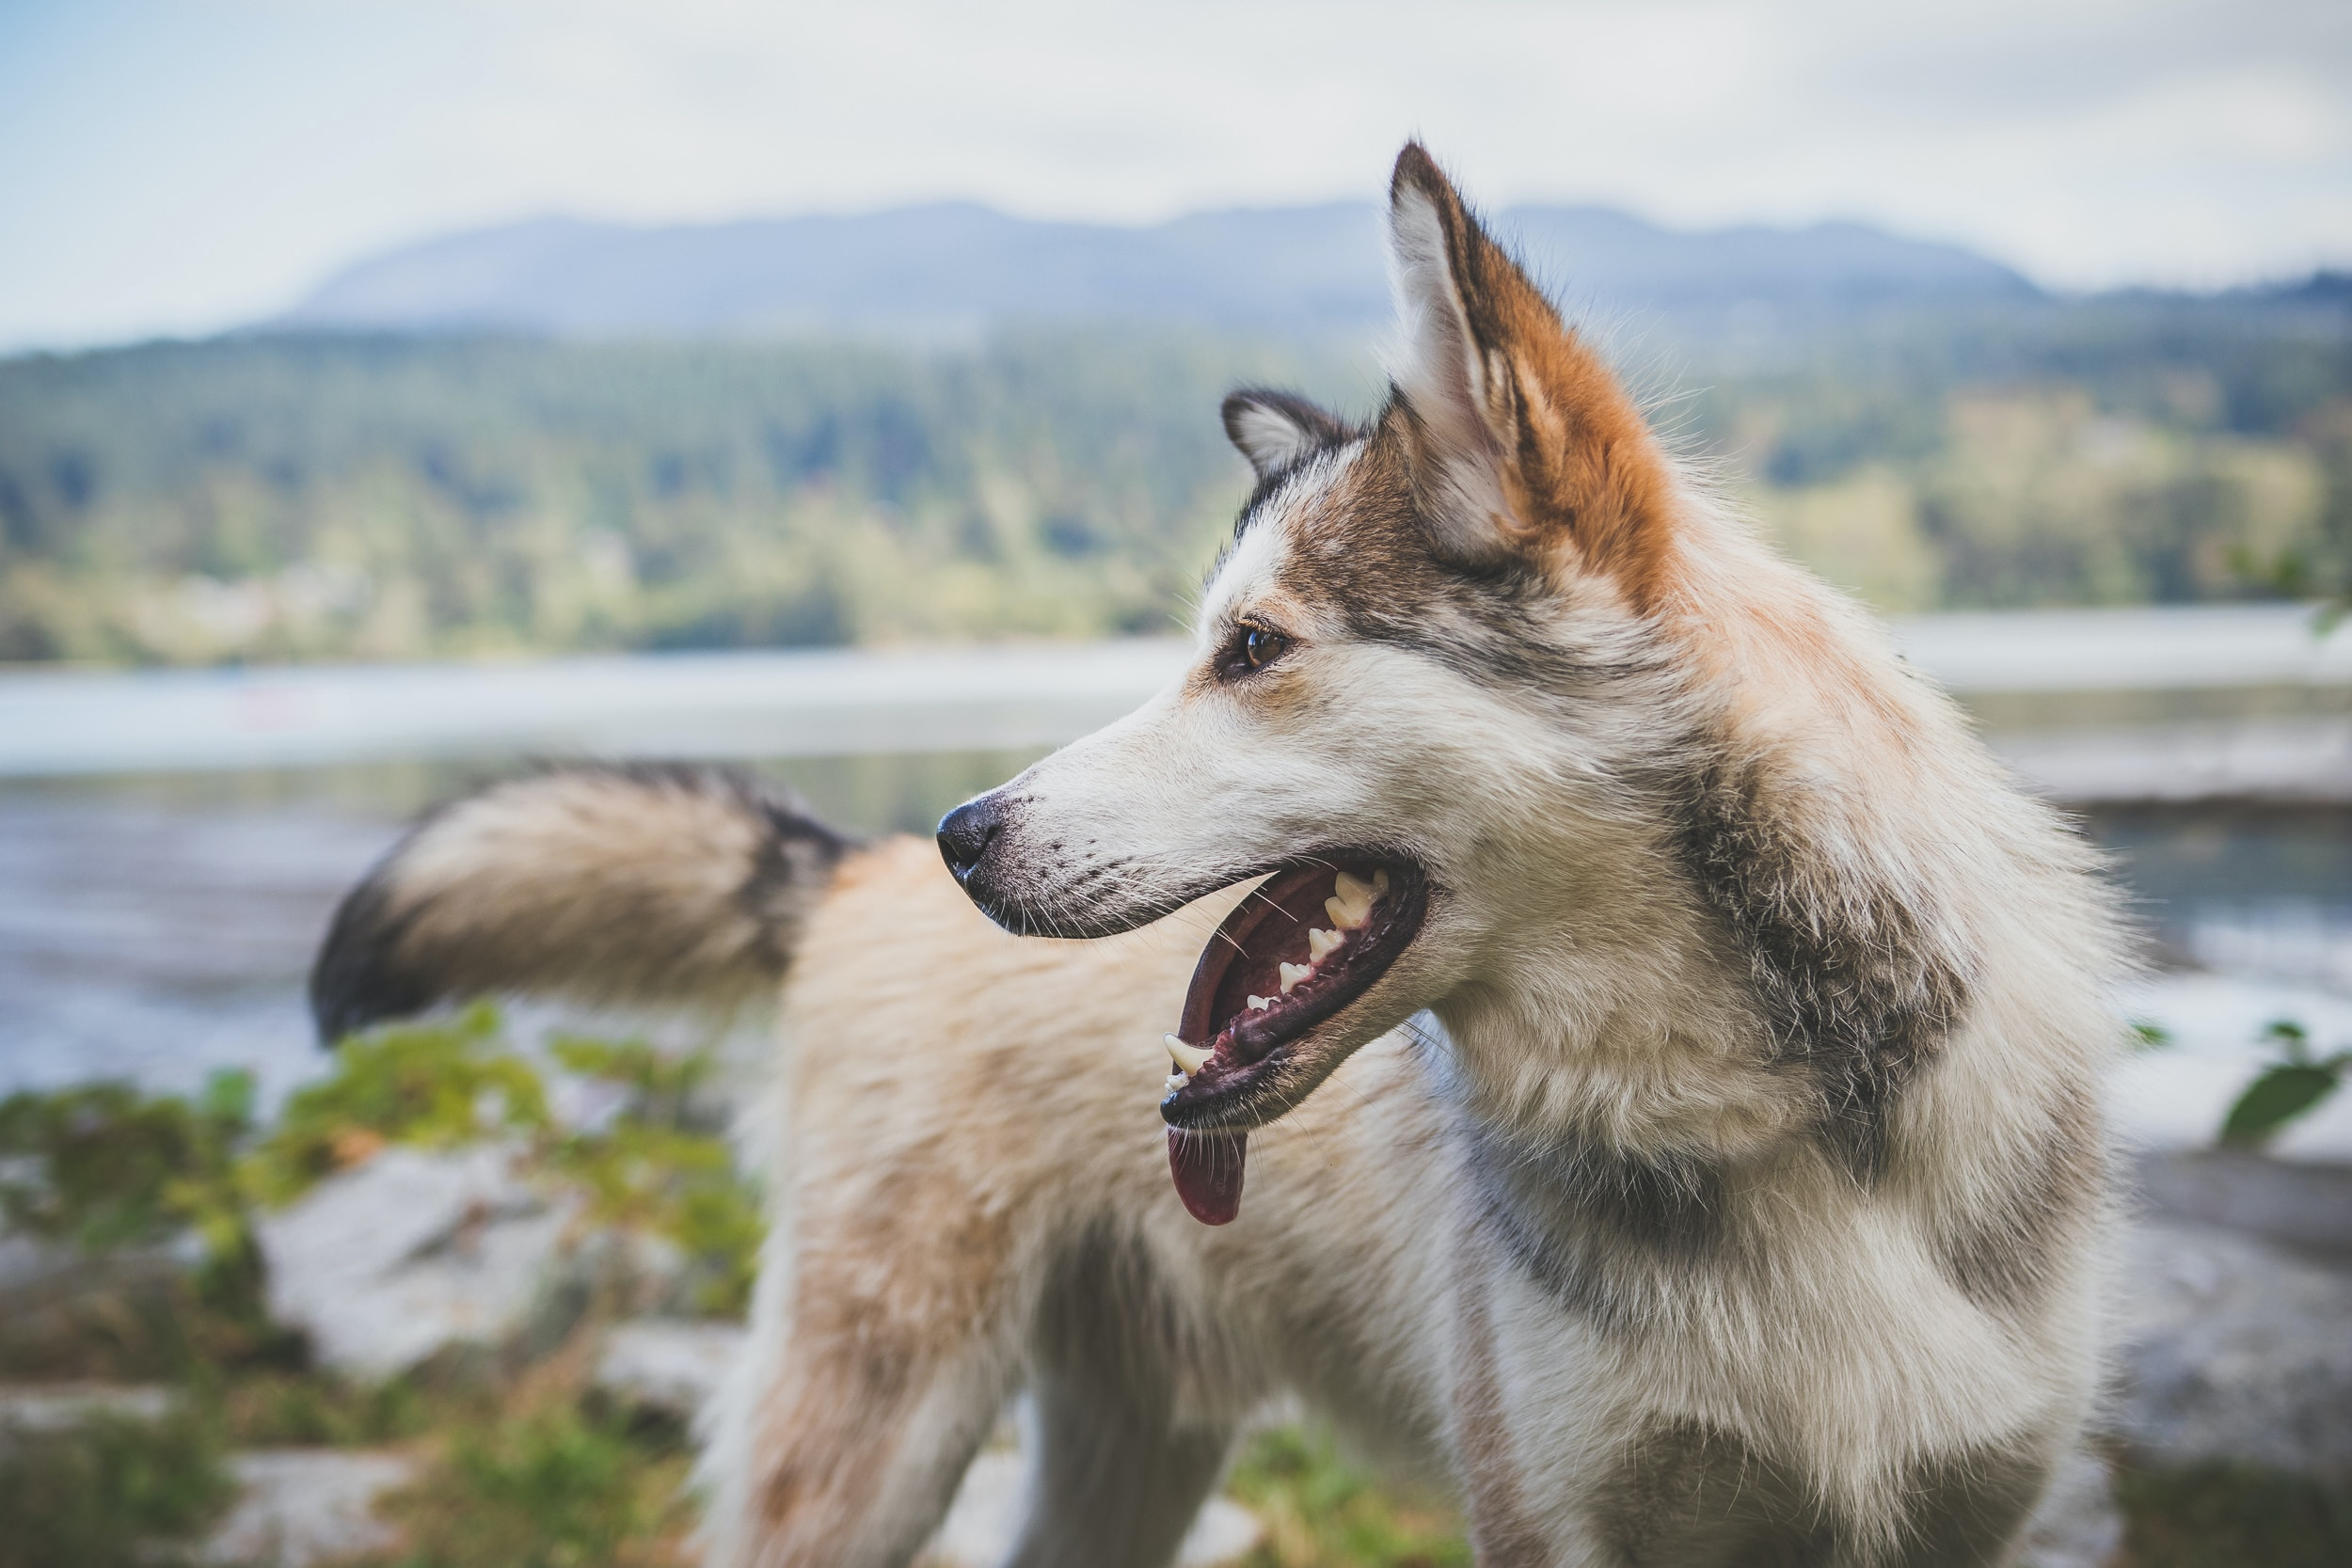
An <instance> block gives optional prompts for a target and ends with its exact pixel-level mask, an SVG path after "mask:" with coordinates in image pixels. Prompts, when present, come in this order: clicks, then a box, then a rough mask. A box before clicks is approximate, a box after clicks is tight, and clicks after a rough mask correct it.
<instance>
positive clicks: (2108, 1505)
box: [2017, 1449, 2123, 1568]
mask: <svg viewBox="0 0 2352 1568" xmlns="http://www.w3.org/2000/svg"><path fill="white" fill-rule="evenodd" d="M2122 1545H2123V1514H2122V1510H2120V1509H2118V1508H2117V1507H2116V1506H2115V1490H2114V1486H2113V1482H2112V1480H2111V1478H2110V1477H2109V1476H2108V1474H2107V1466H2106V1461H2105V1460H2103V1459H2101V1458H2100V1457H2099V1456H2098V1455H2097V1454H2094V1453H2092V1452H2090V1450H2088V1449H2075V1450H2074V1453H2072V1454H2070V1455H2069V1456H2068V1457H2067V1459H2066V1462H2065V1463H2064V1464H2062V1465H2059V1466H2058V1474H2057V1475H2055V1476H2053V1477H2052V1478H2051V1479H2050V1490H2049V1491H2048V1492H2046V1493H2045V1494H2043V1496H2042V1506H2041V1507H2040V1508H2038V1509H2036V1510H2035V1511H2034V1515H2033V1519H2032V1521H2031V1523H2029V1524H2027V1525H2026V1536H2025V1540H2024V1542H2023V1544H2021V1545H2020V1546H2019V1548H2018V1553H2017V1561H2018V1564H2019V1568H2104V1565H2105V1564H2106V1561H2107V1560H2109V1559H2111V1558H2112V1557H2114V1556H2115V1554H2116V1553H2117V1552H2118V1551H2120V1550H2121V1549H2122Z"/></svg>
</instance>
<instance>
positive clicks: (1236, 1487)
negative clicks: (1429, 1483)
mask: <svg viewBox="0 0 2352 1568" xmlns="http://www.w3.org/2000/svg"><path fill="white" fill-rule="evenodd" d="M1226 1489H1227V1490H1228V1491H1229V1492H1231V1493H1232V1496H1233V1497H1235V1498H1237V1499H1239V1500H1240V1501H1241V1502H1242V1503H1244V1504H1245V1505H1247V1506H1248V1508H1249V1509H1250V1510H1251V1511H1252V1512H1254V1513H1256V1514H1257V1515H1258V1517H1259V1520H1260V1521H1261V1522H1262V1523H1263V1525H1264V1527H1265V1535H1264V1538H1263V1540H1262V1541H1261V1542H1260V1543H1259V1544H1258V1547H1257V1549H1256V1550H1255V1551H1254V1552H1253V1553H1252V1554H1251V1557H1250V1562H1251V1564H1252V1568H1454V1565H1457V1564H1458V1565H1463V1568H1467V1565H1468V1564H1469V1562H1470V1545H1469V1543H1468V1542H1467V1541H1465V1540H1464V1539H1463V1536H1462V1527H1461V1521H1460V1520H1459V1518H1458V1517H1457V1516H1456V1515H1455V1514H1454V1512H1453V1511H1452V1510H1451V1509H1449V1508H1447V1507H1446V1506H1445V1505H1443V1504H1442V1503H1438V1502H1436V1501H1434V1500H1431V1499H1428V1498H1424V1497H1418V1496H1416V1495H1414V1494H1413V1493H1411V1492H1409V1491H1400V1490H1396V1489H1393V1488H1387V1487H1383V1486H1381V1485H1380V1484H1378V1483H1376V1482H1375V1481H1373V1480H1372V1479H1371V1478H1370V1477H1368V1476H1366V1475H1365V1474H1363V1473H1362V1472H1361V1471H1359V1470H1358V1469H1357V1468H1355V1467H1354V1466H1353V1465H1349V1464H1348V1463H1347V1462H1346V1461H1345V1460H1344V1459H1343V1458H1342V1457H1341V1455H1340V1452H1339V1449H1338V1447H1337V1445H1336V1444H1335V1443H1334V1441H1333V1440H1332V1437H1331V1434H1330V1433H1328V1432H1327V1431H1325V1430H1323V1429H1322V1428H1320V1427H1295V1426H1289V1427H1278V1428H1276V1429H1274V1430H1273V1431H1270V1432H1264V1433H1260V1434H1259V1435H1258V1436H1257V1437H1256V1438H1255V1439H1253V1440H1252V1441H1251V1442H1250V1444H1249V1446H1248V1449H1245V1450H1244V1452H1243V1453H1242V1456H1241V1458H1240V1459H1239V1460H1238V1461H1236V1462H1235V1464H1234V1465H1233V1471H1232V1477H1231V1478H1230V1479H1229V1481H1228V1482H1227V1488H1226Z"/></svg>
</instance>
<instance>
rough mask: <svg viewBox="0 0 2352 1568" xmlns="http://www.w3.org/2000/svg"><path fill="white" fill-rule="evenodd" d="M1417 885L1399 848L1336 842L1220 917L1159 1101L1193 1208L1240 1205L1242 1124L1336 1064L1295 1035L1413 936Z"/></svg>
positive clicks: (1204, 1213) (1256, 1120) (1334, 1010)
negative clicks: (1394, 852)
mask: <svg viewBox="0 0 2352 1568" xmlns="http://www.w3.org/2000/svg"><path fill="white" fill-rule="evenodd" d="M1427 894H1428V885H1427V879H1425V878H1424V877H1423V876H1422V872H1421V868H1420V867H1419V866H1417V865H1415V864H1413V863H1411V862H1409V861H1404V860H1398V859H1395V858H1392V857H1389V856H1383V855H1378V854H1375V853H1373V852H1371V851H1363V850H1353V851H1342V852H1338V853H1334V854H1329V855H1322V856H1317V857H1315V858H1314V859H1313V860H1311V861H1307V862H1301V863H1296V864H1294V865H1291V866H1288V867H1285V868H1283V869H1281V870H1279V871H1277V872H1275V873H1274V875H1273V876H1271V877H1269V878H1267V879H1266V880H1265V882H1264V883H1263V884H1262V885H1261V886H1260V887H1258V888H1257V889H1256V891H1254V892H1252V893H1251V894H1250V895H1249V896H1248V897H1247V898H1245V899H1243V900H1242V901H1241V903H1240V904H1239V905H1238V906H1236V907H1235V908H1234V910H1233V912H1232V913H1231V914H1229V915H1227V916H1226V917H1225V920H1224V921H1223V923H1222V924H1220V925H1219V926H1218V927H1217V929H1216V935H1214V936H1212V937H1211V938H1210V939H1209V942H1208V945H1207V946H1206V947H1205V948H1203V949H1202V950H1201V954H1200V964H1199V965H1198V966H1197V967H1196V968H1195V969H1194V970H1193V974H1192V986H1191V989H1190V990H1187V991H1186V992H1185V993H1184V1018H1183V1021H1182V1022H1180V1023H1179V1024H1178V1026H1177V1031H1176V1033H1175V1034H1173V1035H1170V1036H1169V1037H1168V1051H1169V1053H1170V1054H1171V1055H1172V1056H1173V1057H1174V1058H1175V1060H1176V1068H1177V1070H1176V1072H1175V1073H1174V1074H1172V1075H1171V1076H1170V1077H1169V1079H1168V1095H1167V1098H1165V1099H1164V1100H1162V1101H1160V1116H1161V1118H1162V1119H1163V1120H1165V1121H1166V1122H1167V1123H1168V1168H1169V1170H1170V1171H1171V1172H1172V1173H1173V1175H1174V1176H1175V1179H1176V1191H1177V1194H1178V1196H1181V1197H1182V1198H1183V1199H1184V1207H1185V1208H1186V1209H1187V1210H1189V1211H1190V1212H1191V1213H1192V1216H1193V1217H1194V1218H1195V1219H1198V1220H1200V1221H1201V1222H1202V1223H1204V1224H1207V1225H1223V1224H1226V1223H1227V1222H1228V1221H1230V1220H1232V1218H1233V1217H1234V1215H1236V1214H1238V1213H1239V1212H1241V1185H1242V1171H1243V1165H1244V1163H1245V1158H1246V1155H1247V1152H1248V1129H1250V1128H1252V1127H1255V1126H1259V1125H1261V1124H1263V1123H1264V1122H1266V1121H1269V1120H1271V1119H1272V1118H1273V1117H1275V1116H1279V1114H1280V1113H1281V1112H1282V1111H1284V1110H1286V1109H1288V1108H1289V1107H1290V1106H1291V1105H1294V1104H1295V1103H1296V1102H1297V1101H1298V1100H1299V1099H1300V1098H1301V1097H1302V1096H1303V1095H1304V1094H1305V1093H1306V1091H1307V1090H1309V1089H1311V1088H1312V1087H1313V1086H1314V1085H1315V1084H1317V1083H1318V1082H1320V1081H1321V1079H1322V1078H1323V1076H1324V1075H1325V1074H1326V1073H1327V1072H1329V1071H1330V1070H1331V1069H1332V1068H1333V1067H1336V1066H1337V1065H1338V1060H1339V1057H1338V1055H1337V1054H1335V1053H1318V1054H1316V1055H1315V1056H1314V1057H1313V1059H1310V1053H1307V1052H1306V1051H1305V1050H1304V1049H1303V1048H1302V1042H1303V1041H1304V1040H1305V1038H1306V1037H1307V1036H1308V1035H1309V1034H1311V1032H1312V1031H1313V1030H1314V1028H1315V1027H1316V1025H1318V1024H1320V1023H1322V1022H1324V1021H1325V1020H1327V1019H1329V1018H1331V1017H1333V1016H1335V1015H1336V1014H1338V1013H1339V1012H1340V1011H1341V1010H1342V1009H1343V1008H1344V1007H1346V1006H1347V1005H1348V1004H1349V1003H1351V1002H1353V1001H1355V1000H1356V999H1357V998H1358V997H1359V996H1361V995H1363V993H1364V992H1365V991H1366V990H1370V989H1371V988H1372V985H1373V983H1374V982H1375V981H1376V980H1378V979H1379V978H1380V976H1381V975H1382V974H1386V973H1387V972H1388V969H1389V966H1390V965H1391V964H1392V963H1394V962H1395V961H1396V959H1397V957H1398V955H1400V954H1402V953H1403V952H1404V951H1405V949H1406V947H1408V946H1410V945H1411V944H1412V941H1413V938H1414V936H1415V935H1416V934H1417V933H1419V931H1420V929H1421V923H1422V915H1423V914H1424V913H1425V912H1426V911H1427V908H1428V897H1427Z"/></svg>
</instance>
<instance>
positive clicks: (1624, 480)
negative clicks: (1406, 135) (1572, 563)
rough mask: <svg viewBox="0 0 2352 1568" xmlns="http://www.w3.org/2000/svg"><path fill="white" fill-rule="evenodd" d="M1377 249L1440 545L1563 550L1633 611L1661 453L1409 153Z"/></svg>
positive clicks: (1480, 555)
mask: <svg viewBox="0 0 2352 1568" xmlns="http://www.w3.org/2000/svg"><path fill="white" fill-rule="evenodd" d="M1389 249H1390V261H1391V279H1392V281H1393V284H1394V287H1395V293H1396V303H1397V313H1398V316H1399V318H1400V325H1401V327H1402V333H1403V339H1404V341H1403V347H1402V350H1401V354H1400V357H1399V359H1398V361H1397V363H1396V364H1395V365H1393V366H1392V367H1391V373H1392V374H1393V376H1394V378H1395V382H1396V388H1397V392H1398V394H1399V400H1400V402H1401V404H1402V405H1403V407H1404V408H1405V410H1406V413H1407V415H1408V419H1407V421H1406V422H1407V426H1408V430H1409V432H1410V436H1411V438H1412V441H1413V446H1414V452H1413V457H1414V483H1415V488H1416V490H1417V492H1418V499H1419V502H1420V507H1421V511H1422V515H1423V516H1424V517H1425V518H1426V519H1427V520H1428V521H1429V524H1430V526H1431V527H1432V528H1433V529H1434V530H1435V531H1436V532H1437V535H1438V544H1439V545H1440V546H1441V547H1443V548H1445V549H1447V550H1448V551H1449V552H1450V553H1453V554H1455V555H1457V556H1460V557H1462V558H1464V559H1467V560H1471V561H1486V562H1493V561H1498V560H1501V559H1503V558H1505V557H1508V556H1511V555H1514V554H1518V555H1527V554H1530V553H1532V552H1538V551H1544V550H1548V549H1552V548H1556V547H1558V546H1561V545H1563V544H1565V545H1566V546H1569V547H1570V548H1572V549H1573V550H1574V552H1575V553H1576V554H1577V555H1578V557H1580V558H1581V562H1583V563H1584V564H1585V565H1587V566H1588V567H1592V568H1595V569H1598V570H1603V571H1609V572H1613V573H1615V574H1617V575H1618V576H1619V577H1620V578H1621V579H1622V580H1623V581H1624V583H1625V586H1626V587H1627V588H1628V590H1629V592H1630V593H1631V594H1633V596H1634V598H1635V599H1636V601H1637V603H1645V602H1646V600H1647V599H1648V598H1649V596H1650V594H1652V592H1654V591H1655V590H1656V588H1657V587H1658V586H1659V580H1660V575H1661V572H1662V571H1663V570H1664V563H1665V561H1666V558H1667V556H1668V555H1669V554H1670V543H1671V542H1670V537H1669V529H1670V524H1671V519H1672V516H1673V499H1674V483H1673V475H1672V472H1671V469H1670V468H1669V467H1668V465H1667V462H1666V459H1665V456H1664V453H1663V452H1662V451H1661V450H1660V448H1659V445H1658V442H1657V439H1656V437H1655V436H1652V435H1651V433H1650V430H1649V426H1648V424H1647V422H1646V421H1645V420H1643V418H1642V415H1641V411H1640V410H1639V409H1638V408H1636V407H1635V406H1634V404H1633V400H1632V399H1631V398H1630V397H1629V396H1628V395H1627V394H1626V392H1625V389H1624V388H1621V387H1620V386H1618V384H1617V381H1616V378H1615V377H1614V376H1613V375H1612V374H1611V373H1610V372H1609V370H1608V367H1607V366H1606V365H1604V364H1602V362H1601V360H1600V358H1599V356H1597V355H1596V354H1595V353H1594V352H1593V351H1592V349H1591V348H1589V347H1588V346H1587V345H1586V344H1585V343H1584V342H1583V341H1582V340H1581V338H1579V337H1578V335H1577V334H1576V333H1575V332H1573V331H1571V330H1570V329H1569V328H1568V327H1567V326H1566V325H1565V324H1564V323H1563V322H1562V321H1561V320H1560V316H1559V313H1558V312H1557V311H1556V310H1554V309H1552V307H1551V303H1550V301H1549V300H1547V299H1546V298H1545V297H1544V295H1543V292H1542V291H1541V290H1539V289H1537V288H1536V287H1535V285H1534V283H1533V282H1531V281H1530V280H1529V278H1528V277H1527V275H1526V274H1525V273H1524V272H1522V271H1521V270H1520V269H1519V267H1518V264H1517V263H1516V262H1514V261H1512V260H1511V258H1510V257H1509V256H1508V255H1506V254H1504V252H1503V250H1502V246H1500V245H1496V244H1495V242H1494V241H1493V240H1492V239H1490V238H1488V237H1487V235H1486V230H1483V229H1481V228H1480V227H1479V225H1478V222H1477V220H1476V219H1475V218H1473V217H1472V216H1471V215H1470V210H1469V209H1468V208H1467V207H1466V206H1464V204H1463V202H1462V198H1461V197H1460V195H1458V194H1457V193H1456V192H1455V190H1454V185H1453V183H1452V182H1450V181H1448V180H1447V179H1446V177H1445V175H1444V173H1443V172H1442V171H1441V170H1439V169H1438V165H1437V161H1436V160H1435V159H1433V158H1431V157H1430V156H1429V154H1428V152H1427V151H1426V150H1424V149H1423V148H1422V146H1421V144H1420V143H1418V142H1408V143H1406V147H1405V150H1404V151H1403V152H1402V153H1400V154H1398V156H1397V160H1396V173H1395V176H1394V178H1393V179H1392V180H1391V182H1390V185H1389Z"/></svg>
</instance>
